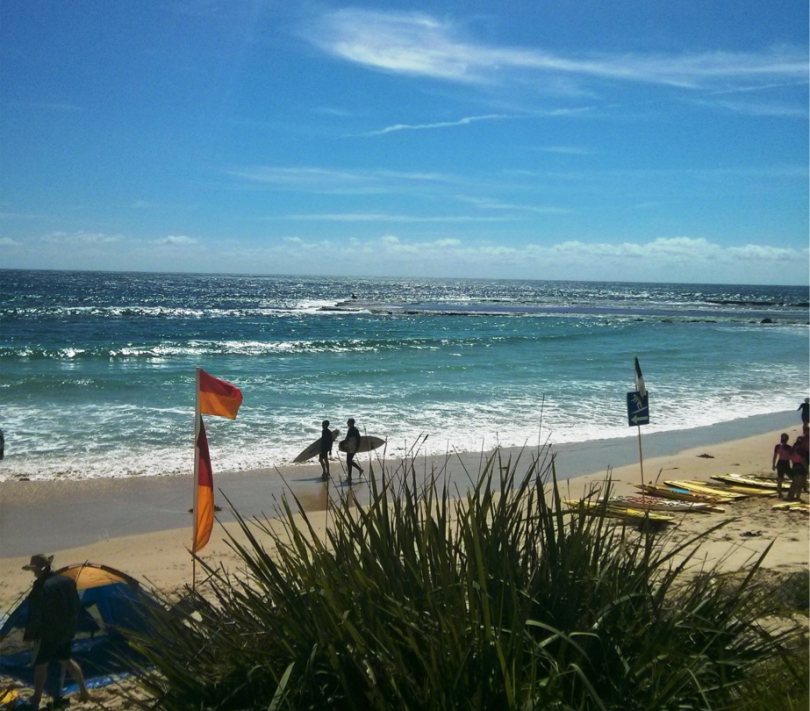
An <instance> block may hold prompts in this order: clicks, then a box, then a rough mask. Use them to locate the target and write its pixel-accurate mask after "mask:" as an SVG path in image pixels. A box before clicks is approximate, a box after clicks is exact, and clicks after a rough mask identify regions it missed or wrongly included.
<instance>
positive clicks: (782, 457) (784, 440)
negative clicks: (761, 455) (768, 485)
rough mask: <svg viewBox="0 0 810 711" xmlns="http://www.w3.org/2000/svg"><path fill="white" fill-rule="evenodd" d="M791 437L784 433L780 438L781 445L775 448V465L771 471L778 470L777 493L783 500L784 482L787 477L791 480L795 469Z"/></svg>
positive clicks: (773, 464) (772, 465)
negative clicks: (792, 471)
mask: <svg viewBox="0 0 810 711" xmlns="http://www.w3.org/2000/svg"><path fill="white" fill-rule="evenodd" d="M789 439H790V437H789V436H788V435H787V433H783V434H782V435H781V437H780V438H779V444H777V445H776V446H775V447H774V448H773V463H772V464H771V469H776V493H777V495H778V496H779V498H780V499H781V498H782V482H783V481H784V479H785V477H788V478H790V473H791V469H792V468H793V462H792V461H791V460H792V457H793V447H791V446H790V445H789V444H788V440H789Z"/></svg>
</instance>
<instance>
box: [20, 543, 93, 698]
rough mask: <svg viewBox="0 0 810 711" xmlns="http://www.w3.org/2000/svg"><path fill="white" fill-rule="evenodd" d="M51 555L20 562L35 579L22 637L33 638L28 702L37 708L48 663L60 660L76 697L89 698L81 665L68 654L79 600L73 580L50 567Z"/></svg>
mask: <svg viewBox="0 0 810 711" xmlns="http://www.w3.org/2000/svg"><path fill="white" fill-rule="evenodd" d="M52 562H53V556H52V555H45V554H44V553H37V554H36V555H32V556H31V562H30V563H29V564H28V565H24V566H23V570H30V571H31V572H32V573H33V574H34V576H35V577H36V580H35V581H34V586H33V588H32V589H31V592H30V593H29V594H28V622H27V623H26V625H25V636H24V639H26V640H29V641H32V642H34V695H33V696H32V697H31V700H30V701H31V706H32V707H33V708H34V709H38V708H39V702H40V700H41V699H42V691H43V689H44V688H45V680H46V679H47V677H48V665H49V664H50V663H51V662H59V663H60V664H61V665H62V666H63V667H64V668H65V669H67V671H69V672H70V675H71V676H72V677H73V679H74V680H75V681H76V683H77V684H78V685H79V690H80V693H79V698H80V699H81V700H82V701H89V700H90V694H89V693H88V691H87V686H86V684H85V683H84V674H82V670H81V667H80V666H79V665H78V663H76V662H75V661H74V660H73V659H71V658H70V643H71V642H72V641H73V638H74V637H75V636H76V628H77V625H78V620H79V610H80V609H81V600H80V599H79V593H78V591H77V590H76V581H74V580H73V578H68V577H67V576H65V575H56V573H54V572H53V571H52V570H51V563H52Z"/></svg>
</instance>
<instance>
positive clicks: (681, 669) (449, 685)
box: [134, 456, 799, 711]
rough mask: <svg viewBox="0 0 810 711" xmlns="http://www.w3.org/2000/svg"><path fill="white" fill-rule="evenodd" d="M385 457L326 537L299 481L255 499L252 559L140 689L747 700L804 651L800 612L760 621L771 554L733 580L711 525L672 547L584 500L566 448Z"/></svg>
mask: <svg viewBox="0 0 810 711" xmlns="http://www.w3.org/2000/svg"><path fill="white" fill-rule="evenodd" d="M519 470H521V471H522V472H523V473H522V474H521V475H520V476H518V474H517V472H518V471H519ZM372 473H373V472H372ZM378 475H379V476H380V480H379V482H377V481H376V480H375V479H374V478H373V477H370V479H369V485H370V497H369V503H368V504H365V505H361V504H360V503H359V502H358V501H357V500H355V499H354V498H353V497H352V496H351V495H348V496H344V497H342V499H341V502H340V505H338V506H336V507H335V508H334V510H332V511H330V514H329V519H328V522H329V525H328V528H327V532H326V535H325V537H324V536H323V535H321V536H319V535H318V534H317V532H316V531H315V529H314V527H313V526H312V524H311V522H310V520H309V519H308V518H307V516H306V514H305V513H303V511H302V510H301V507H300V506H299V505H298V502H297V501H295V500H294V499H293V501H292V502H290V501H286V500H285V501H284V502H283V505H282V507H283V510H282V511H280V512H279V513H280V515H281V520H282V522H283V526H282V527H281V529H280V530H279V529H277V528H274V527H273V526H271V525H270V523H269V522H267V521H262V520H258V519H256V520H245V519H243V518H241V517H239V516H238V514H237V519H238V522H239V526H240V527H241V531H242V533H243V534H244V538H239V539H237V538H236V537H229V544H230V545H231V546H232V548H233V549H234V550H235V551H236V552H237V553H238V554H239V556H240V558H241V560H242V561H243V562H244V566H245V570H244V571H243V572H242V574H241V575H234V574H232V573H231V574H229V573H227V572H225V571H223V570H221V569H215V568H211V567H206V570H207V573H208V574H209V581H208V584H207V585H206V586H205V588H204V589H201V588H198V589H197V590H196V591H189V595H190V596H191V601H192V602H193V605H194V607H195V608H196V610H197V612H196V614H195V615H194V616H193V617H190V618H181V617H179V616H169V617H166V618H164V619H161V620H160V621H159V625H160V630H159V633H158V634H157V635H156V636H155V637H153V638H151V639H144V638H141V639H138V640H135V642H134V643H135V644H136V645H137V646H138V648H139V649H140V650H141V651H143V652H144V654H145V655H146V656H147V658H148V659H149V665H148V667H145V668H144V670H143V677H142V684H143V688H144V689H145V690H146V692H147V694H148V700H147V701H143V702H142V706H143V707H145V708H159V709H165V710H166V711H185V710H190V709H222V710H237V709H245V710H247V709H352V710H357V709H361V710H362V709H414V710H416V709H480V710H484V709H486V710H492V709H497V710H501V709H523V710H527V711H528V710H530V709H617V710H618V709H622V710H624V711H629V710H633V709H732V708H738V707H739V699H740V696H741V694H742V693H743V691H744V689H745V688H746V687H745V686H744V685H745V684H747V683H750V680H751V678H752V675H754V674H756V670H757V669H759V668H761V665H763V664H766V663H769V661H770V660H773V659H774V658H777V659H778V658H784V659H786V660H787V661H786V662H785V663H786V664H792V663H793V662H792V661H791V660H792V657H791V654H792V649H793V648H794V647H795V646H796V643H797V640H798V639H799V629H798V627H796V626H795V625H789V626H788V627H786V628H784V629H783V631H781V632H779V633H774V632H769V631H767V630H766V629H764V628H763V627H762V626H761V625H760V624H759V620H760V618H761V617H762V616H763V615H764V614H765V613H766V612H767V609H768V600H767V598H766V596H765V595H764V593H763V591H762V590H760V589H759V588H758V586H757V585H756V584H754V582H753V574H754V573H755V571H756V569H757V568H758V567H759V565H760V563H761V559H760V560H758V561H756V562H755V563H754V564H753V565H751V566H750V567H749V568H747V569H746V570H745V571H744V573H745V574H744V575H743V577H742V582H741V583H740V585H738V586H736V587H735V589H734V591H733V593H731V594H729V592H728V590H724V589H722V586H718V585H715V584H713V579H714V576H712V575H707V574H704V575H694V574H693V573H694V570H691V568H694V566H695V559H696V553H697V551H698V550H699V548H700V544H701V542H702V541H703V539H704V538H705V537H706V536H707V535H709V533H711V531H709V532H707V533H704V534H701V535H698V536H695V537H694V538H692V539H690V540H688V541H686V542H683V543H680V544H676V543H674V542H670V544H669V545H667V546H664V545H663V542H664V541H666V540H667V538H666V535H663V536H662V535H661V534H658V533H655V532H653V531H650V530H646V531H643V532H638V531H636V530H635V529H631V528H629V527H626V526H621V525H619V526H617V525H616V524H615V522H613V521H611V520H610V519H608V518H606V517H605V515H604V514H605V512H604V511H602V512H597V515H595V516H594V515H585V513H584V512H583V511H580V512H577V511H574V512H573V513H571V512H566V507H564V506H562V505H561V501H560V493H559V488H558V484H557V481H556V477H555V472H554V466H553V459H548V458H545V459H541V458H540V457H539V456H538V457H536V458H534V459H533V460H532V461H531V462H530V463H529V464H528V465H525V466H522V467H521V463H520V460H518V461H516V462H514V463H512V462H510V463H509V465H508V466H507V467H505V468H503V469H502V468H501V461H500V459H499V458H498V457H497V456H496V457H493V458H492V459H490V460H489V461H488V462H487V463H486V464H485V466H484V467H483V468H482V471H481V472H480V473H479V475H478V476H477V477H476V479H475V481H473V482H472V484H471V488H470V491H469V492H467V493H464V492H457V491H452V490H451V489H450V488H449V486H448V485H447V483H446V482H445V481H444V480H443V479H442V478H440V477H430V476H429V477H427V483H420V482H421V481H423V477H418V476H417V472H416V471H415V467H414V466H413V464H410V465H409V466H408V467H407V468H405V469H400V470H398V471H397V472H394V473H391V474H389V473H387V472H386V471H385V468H383V471H382V472H378ZM605 487H606V488H609V482H606V484H605ZM603 493H607V492H603ZM297 514H300V516H298V515H297ZM712 530H715V529H712ZM240 541H242V542H240ZM200 562H201V564H202V565H203V566H205V563H204V562H202V561H200ZM704 572H710V571H704ZM749 688H750V687H749Z"/></svg>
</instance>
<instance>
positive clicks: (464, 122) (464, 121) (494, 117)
mask: <svg viewBox="0 0 810 711" xmlns="http://www.w3.org/2000/svg"><path fill="white" fill-rule="evenodd" d="M514 118H517V116H507V115H506V114H486V115H484V116H465V117H464V118H461V119H458V120H457V121H439V122H436V123H423V124H407V123H398V124H394V125H393V126H386V127H385V128H382V129H380V130H379V131H370V132H369V133H367V134H366V135H367V136H382V135H384V134H386V133H394V132H396V131H427V130H430V129H435V128H451V127H453V126H469V125H470V124H471V123H475V122H476V121H503V120H504V119H514Z"/></svg>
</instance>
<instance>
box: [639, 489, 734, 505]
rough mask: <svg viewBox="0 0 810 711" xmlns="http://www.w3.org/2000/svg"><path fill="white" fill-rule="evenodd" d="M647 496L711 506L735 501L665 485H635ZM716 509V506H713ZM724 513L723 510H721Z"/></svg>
mask: <svg viewBox="0 0 810 711" xmlns="http://www.w3.org/2000/svg"><path fill="white" fill-rule="evenodd" d="M633 486H635V487H636V488H638V489H641V491H642V492H643V493H645V494H648V495H650V496H661V497H663V498H665V499H673V500H675V501H695V502H698V503H701V502H702V503H710V504H728V503H731V502H732V501H733V499H729V498H727V497H724V496H714V495H710V494H698V493H696V492H692V491H687V490H686V489H679V488H677V487H673V486H665V485H664V484H633ZM713 508H714V509H716V508H717V507H716V506H713ZM721 511H722V509H721Z"/></svg>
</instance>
